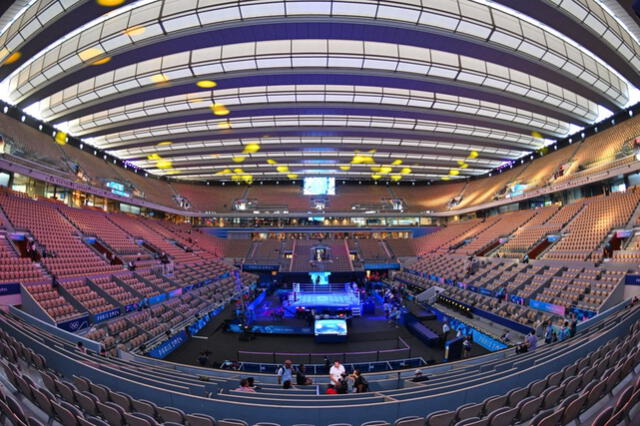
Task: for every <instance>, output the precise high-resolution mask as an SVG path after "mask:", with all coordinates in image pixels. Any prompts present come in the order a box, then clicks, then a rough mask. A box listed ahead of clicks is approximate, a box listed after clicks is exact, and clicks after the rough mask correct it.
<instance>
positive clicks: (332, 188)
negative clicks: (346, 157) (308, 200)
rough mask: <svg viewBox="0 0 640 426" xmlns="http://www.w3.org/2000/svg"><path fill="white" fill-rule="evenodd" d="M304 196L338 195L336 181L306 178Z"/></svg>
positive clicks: (333, 179) (330, 178) (327, 178)
mask: <svg viewBox="0 0 640 426" xmlns="http://www.w3.org/2000/svg"><path fill="white" fill-rule="evenodd" d="M303 193H304V195H336V179H335V178H332V177H308V178H304V187H303Z"/></svg>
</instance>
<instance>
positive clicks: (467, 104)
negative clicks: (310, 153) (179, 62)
mask: <svg viewBox="0 0 640 426" xmlns="http://www.w3.org/2000/svg"><path fill="white" fill-rule="evenodd" d="M265 90H266V93H265ZM69 95H70V96H69V99H72V100H73V99H76V96H75V94H74V93H70V94H69ZM267 102H271V103H273V102H359V103H369V104H375V105H403V106H413V105H419V106H420V107H426V108H433V109H434V110H443V111H453V112H460V113H466V114H473V115H477V116H479V117H484V118H488V119H498V120H505V121H508V122H509V123H511V122H513V123H517V124H520V125H523V126H530V127H532V128H534V129H535V130H537V131H544V132H549V133H552V134H555V135H556V136H566V135H567V134H568V133H569V124H568V123H566V122H563V121H560V120H556V119H553V118H550V117H547V116H544V115H541V114H537V113H532V112H529V111H526V110H522V109H519V108H514V107H510V106H505V105H500V104H497V103H493V102H487V101H482V100H477V99H472V98H466V97H460V96H453V95H444V94H439V93H434V92H424V91H418V90H398V89H383V88H380V87H369V86H345V85H340V86H337V85H315V86H314V85H303V86H295V85H286V86H268V87H264V86H262V87H245V88H242V89H221V90H207V91H200V92H194V93H188V94H183V95H176V96H171V97H165V98H158V99H152V100H148V101H145V102H138V103H134V104H129V105H124V106H119V107H116V108H112V109H109V110H104V111H100V112H97V113H94V114H90V115H86V116H83V117H80V118H77V119H74V120H71V121H69V122H67V123H66V124H64V125H62V127H63V128H67V129H68V131H69V132H70V133H71V134H73V135H78V136H81V135H82V134H85V133H87V132H91V131H95V130H96V128H97V127H99V126H101V125H107V124H119V123H120V124H122V123H124V122H126V121H127V120H131V119H134V118H139V117H149V118H154V116H158V115H163V114H166V113H168V112H175V111H195V110H202V109H208V108H211V106H212V105H213V104H214V103H215V104H222V105H225V106H226V107H227V108H230V109H231V110H233V107H234V106H239V105H252V104H256V103H258V104H262V103H267ZM64 106H65V108H70V107H72V106H71V105H68V104H66V103H65V104H64ZM44 112H45V115H44V117H45V119H49V118H51V117H50V116H48V115H47V113H49V114H52V111H51V110H47V111H44Z"/></svg>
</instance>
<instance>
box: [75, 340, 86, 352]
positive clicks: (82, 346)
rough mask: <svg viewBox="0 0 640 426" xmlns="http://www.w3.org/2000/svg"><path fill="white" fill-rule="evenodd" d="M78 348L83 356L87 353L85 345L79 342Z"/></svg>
mask: <svg viewBox="0 0 640 426" xmlns="http://www.w3.org/2000/svg"><path fill="white" fill-rule="evenodd" d="M76 347H77V348H78V350H79V351H80V352H82V353H83V354H86V353H87V348H85V347H84V343H82V342H78V344H77V345H76Z"/></svg>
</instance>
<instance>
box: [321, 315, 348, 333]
mask: <svg viewBox="0 0 640 426" xmlns="http://www.w3.org/2000/svg"><path fill="white" fill-rule="evenodd" d="M314 328H315V330H314V332H315V335H316V336H326V335H333V336H346V335H347V321H346V320H342V319H324V320H317V321H316V322H315V327H314Z"/></svg>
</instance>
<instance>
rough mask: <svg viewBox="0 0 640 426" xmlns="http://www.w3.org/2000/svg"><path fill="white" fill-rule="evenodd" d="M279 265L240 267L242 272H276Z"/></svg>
mask: <svg viewBox="0 0 640 426" xmlns="http://www.w3.org/2000/svg"><path fill="white" fill-rule="evenodd" d="M279 269H280V265H258V264H255V263H245V264H244V265H242V270H243V271H277V270H279Z"/></svg>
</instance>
